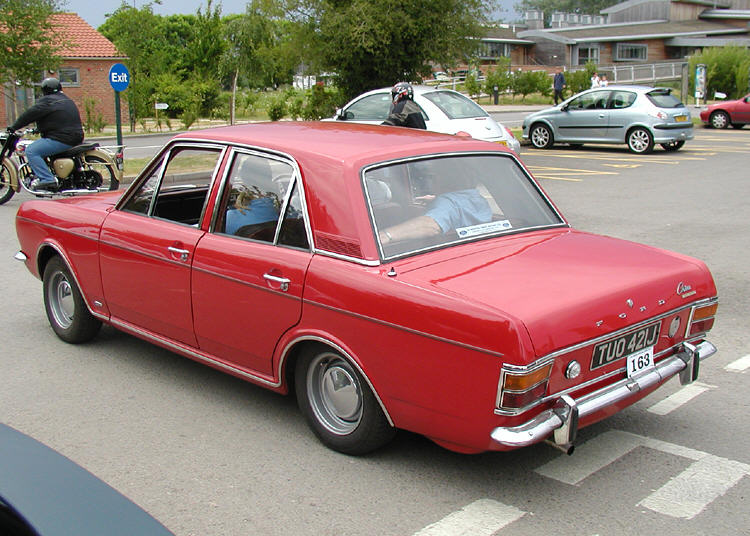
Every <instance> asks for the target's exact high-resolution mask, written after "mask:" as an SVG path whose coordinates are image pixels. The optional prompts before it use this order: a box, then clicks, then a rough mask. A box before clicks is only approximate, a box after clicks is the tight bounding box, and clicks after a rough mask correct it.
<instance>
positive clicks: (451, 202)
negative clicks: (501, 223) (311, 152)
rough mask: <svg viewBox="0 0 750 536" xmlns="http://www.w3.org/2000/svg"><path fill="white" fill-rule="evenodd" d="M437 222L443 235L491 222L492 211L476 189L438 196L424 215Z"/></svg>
mask: <svg viewBox="0 0 750 536" xmlns="http://www.w3.org/2000/svg"><path fill="white" fill-rule="evenodd" d="M425 216H429V217H430V218H432V219H433V220H435V221H436V222H437V224H438V225H439V226H440V229H442V231H443V233H447V232H448V231H450V230H452V229H458V228H460V227H469V226H471V225H478V224H480V223H487V222H489V221H492V209H491V208H490V205H489V203H487V200H486V199H485V198H484V197H482V194H480V193H479V192H478V191H477V190H476V188H469V189H468V190H457V191H455V192H448V193H446V194H440V195H439V196H437V197H436V198H435V200H434V201H433V202H432V203H431V205H430V209H429V210H428V211H427V212H426V213H425Z"/></svg>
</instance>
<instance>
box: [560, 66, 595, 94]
mask: <svg viewBox="0 0 750 536" xmlns="http://www.w3.org/2000/svg"><path fill="white" fill-rule="evenodd" d="M595 72H596V65H595V64H594V63H592V62H588V63H587V64H586V65H585V67H584V68H583V70H580V71H573V72H570V71H569V72H567V73H565V82H566V85H567V86H568V89H569V90H570V91H571V92H572V93H573V94H576V93H580V92H581V91H583V90H584V89H590V88H591V77H592V76H594V73H595Z"/></svg>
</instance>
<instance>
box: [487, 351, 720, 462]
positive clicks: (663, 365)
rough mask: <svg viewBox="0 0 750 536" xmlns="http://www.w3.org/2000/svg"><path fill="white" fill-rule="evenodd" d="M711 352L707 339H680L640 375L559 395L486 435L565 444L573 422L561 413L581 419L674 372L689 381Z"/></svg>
mask: <svg viewBox="0 0 750 536" xmlns="http://www.w3.org/2000/svg"><path fill="white" fill-rule="evenodd" d="M715 353H716V347H715V346H714V345H713V344H711V343H710V342H708V341H703V342H701V343H699V344H696V345H692V344H690V343H684V344H683V350H682V351H681V352H679V353H678V354H675V355H673V356H671V357H669V358H667V359H665V360H663V361H661V362H660V363H658V364H657V365H656V367H654V368H653V369H651V370H649V371H648V372H645V373H643V374H642V375H640V376H637V377H635V378H625V379H623V380H621V381H619V382H617V383H614V384H612V385H609V386H607V387H604V388H602V389H600V390H598V391H595V392H593V393H589V394H588V395H585V396H582V397H581V398H578V399H572V398H571V397H569V396H568V395H563V396H562V397H559V398H558V399H557V400H558V402H556V405H555V407H553V408H551V409H547V410H545V411H543V412H541V413H540V414H539V415H537V416H536V417H534V418H532V419H530V420H528V421H526V422H525V423H523V424H519V425H517V426H509V427H504V426H499V427H497V428H495V429H494V430H492V432H491V433H490V437H491V438H492V439H493V440H494V441H495V442H497V443H498V444H499V445H502V446H504V447H512V448H517V447H525V446H527V445H532V444H534V443H538V442H540V441H542V440H544V439H546V438H547V437H548V436H549V435H550V434H554V442H555V443H556V444H557V445H561V446H563V445H566V444H569V443H571V442H572V440H573V439H574V438H575V433H576V428H577V426H573V425H572V419H563V417H561V415H563V416H566V415H569V414H571V413H572V412H574V411H575V409H577V414H578V418H579V419H582V418H584V417H586V416H588V415H591V414H593V413H596V412H597V411H600V410H603V409H605V408H607V407H609V406H612V405H613V404H616V403H617V402H620V401H621V400H625V399H627V398H629V397H631V396H634V395H635V394H637V393H638V392H640V391H643V390H645V389H648V388H650V387H653V386H654V385H656V384H658V383H660V382H663V381H665V380H667V379H669V378H671V377H672V376H676V375H678V374H680V375H681V377H680V380H681V381H682V382H686V383H690V382H691V381H694V380H695V379H696V378H697V377H698V363H699V362H700V361H702V360H703V359H706V358H708V357H710V356H712V355H713V354H715ZM559 401H562V402H559ZM558 430H560V431H559V432H558Z"/></svg>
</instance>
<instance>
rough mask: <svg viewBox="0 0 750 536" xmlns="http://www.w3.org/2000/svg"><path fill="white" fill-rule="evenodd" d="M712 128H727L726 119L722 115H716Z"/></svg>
mask: <svg viewBox="0 0 750 536" xmlns="http://www.w3.org/2000/svg"><path fill="white" fill-rule="evenodd" d="M713 123H714V128H724V127H725V126H727V118H726V116H725V115H724V114H716V115H714V119H713Z"/></svg>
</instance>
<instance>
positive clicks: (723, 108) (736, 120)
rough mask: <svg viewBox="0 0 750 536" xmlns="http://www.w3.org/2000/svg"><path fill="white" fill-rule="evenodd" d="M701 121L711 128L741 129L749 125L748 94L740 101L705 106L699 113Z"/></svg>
mask: <svg viewBox="0 0 750 536" xmlns="http://www.w3.org/2000/svg"><path fill="white" fill-rule="evenodd" d="M700 116H701V121H703V123H704V124H705V125H707V126H711V127H713V128H727V127H728V126H729V125H732V127H734V128H742V127H744V126H745V125H746V124H748V123H750V94H749V95H745V96H744V97H743V98H741V99H737V100H731V101H726V102H717V103H715V104H711V105H709V106H706V107H705V108H704V109H703V110H701V113H700Z"/></svg>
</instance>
